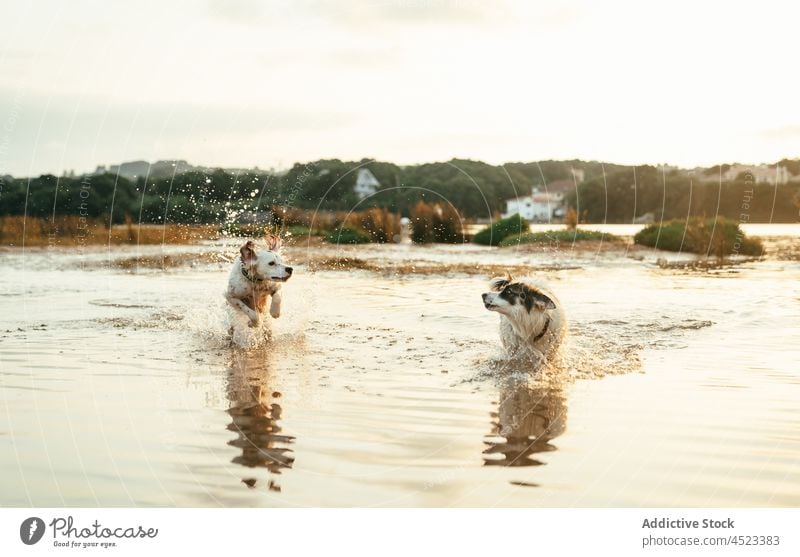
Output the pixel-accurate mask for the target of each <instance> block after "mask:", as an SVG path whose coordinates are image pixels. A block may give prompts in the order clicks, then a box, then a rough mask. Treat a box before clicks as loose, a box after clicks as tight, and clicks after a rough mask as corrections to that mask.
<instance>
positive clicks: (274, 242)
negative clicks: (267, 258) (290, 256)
mask: <svg viewBox="0 0 800 557" xmlns="http://www.w3.org/2000/svg"><path fill="white" fill-rule="evenodd" d="M282 245H283V241H281V239H280V238H279V237H278V236H276V235H275V234H270V235H269V238H267V247H268V248H269V251H279V250H280V249H281V246H282Z"/></svg>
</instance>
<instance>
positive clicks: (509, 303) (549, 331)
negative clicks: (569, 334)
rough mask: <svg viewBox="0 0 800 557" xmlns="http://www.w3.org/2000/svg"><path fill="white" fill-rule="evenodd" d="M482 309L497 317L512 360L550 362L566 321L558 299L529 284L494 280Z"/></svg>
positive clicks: (504, 345) (505, 279) (501, 279)
mask: <svg viewBox="0 0 800 557" xmlns="http://www.w3.org/2000/svg"><path fill="white" fill-rule="evenodd" d="M490 288H491V290H492V291H491V292H486V293H484V294H483V305H484V306H485V307H486V309H488V310H489V311H496V312H497V313H499V314H500V340H501V341H502V343H503V347H504V348H505V349H506V351H507V352H508V354H509V356H512V357H523V358H531V359H533V360H534V361H536V362H537V363H543V362H545V361H550V360H551V359H552V358H554V357H555V355H556V354H557V352H558V347H559V345H560V344H561V341H562V339H563V338H564V332H565V330H566V325H567V320H566V316H565V315H564V310H563V308H562V307H561V303H560V302H559V301H558V298H556V297H555V295H554V294H553V293H552V292H550V291H549V290H548V289H547V288H546V287H545V286H544V285H542V284H539V283H537V282H534V281H532V280H520V281H515V280H514V279H513V278H511V277H510V276H509V277H508V278H497V279H494V280H492V282H491V284H490Z"/></svg>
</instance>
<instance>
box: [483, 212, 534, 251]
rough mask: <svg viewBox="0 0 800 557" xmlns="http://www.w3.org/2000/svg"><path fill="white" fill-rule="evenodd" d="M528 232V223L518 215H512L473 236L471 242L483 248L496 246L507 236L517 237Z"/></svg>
mask: <svg viewBox="0 0 800 557" xmlns="http://www.w3.org/2000/svg"><path fill="white" fill-rule="evenodd" d="M528 230H529V228H528V221H526V220H525V219H523V218H522V217H521V216H519V215H513V216H511V217H508V218H507V219H501V220H499V221H497V222H496V223H494V224H493V225H491V226H488V227H486V228H484V229H483V230H481V231H480V232H478V233H477V234H475V236H474V237H473V238H472V241H473V242H475V243H476V244H483V245H484V246H496V245H498V244H499V243H500V242H502V241H503V240H504V239H506V238H508V237H509V236H515V235H519V234H522V233H524V232H527V231H528Z"/></svg>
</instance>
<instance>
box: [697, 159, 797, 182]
mask: <svg viewBox="0 0 800 557" xmlns="http://www.w3.org/2000/svg"><path fill="white" fill-rule="evenodd" d="M741 174H745V175H749V176H750V177H751V178H749V179H750V180H751V181H753V182H755V183H757V184H781V185H783V184H786V183H788V182H789V181H790V180H791V179H792V175H791V174H790V173H789V169H788V168H786V167H785V166H780V165H777V166H776V167H774V168H771V167H770V166H769V165H766V164H757V165H746V164H732V165H731V166H730V168H728V170H726V171H725V172H723V173H722V181H723V182H732V181H734V180H736V178H738V177H739V175H741ZM701 179H702V180H703V181H704V182H716V181H718V180H719V179H720V175H719V173H716V172H712V173H711V174H701ZM745 179H747V178H745Z"/></svg>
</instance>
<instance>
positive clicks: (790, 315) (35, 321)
mask: <svg viewBox="0 0 800 557" xmlns="http://www.w3.org/2000/svg"><path fill="white" fill-rule="evenodd" d="M798 232H799V229H798V226H796V225H795V226H789V227H788V228H787V227H784V228H782V229H781V230H780V231H779V232H776V233H774V234H764V235H765V236H770V237H771V240H769V241H768V242H767V246H768V248H769V247H770V246H773V245H778V244H780V245H782V246H784V247H786V246H787V245H788V246H795V247H796V245H797V242H798ZM236 248H237V246H236V245H235V244H233V243H230V242H217V243H208V244H207V245H201V246H189V247H187V246H168V247H165V248H162V247H160V246H154V247H144V246H143V247H140V248H136V247H131V248H111V249H108V248H106V247H102V246H101V247H98V248H86V249H84V250H83V251H75V250H59V249H56V250H50V251H47V250H27V251H25V252H22V251H20V250H13V251H4V252H0V294H1V296H0V314H2V316H3V322H2V326H1V327H0V350H2V352H0V354H1V358H2V359H1V360H0V404H1V405H2V410H0V472H2V474H1V476H0V477H2V479H0V485H2V489H0V505H4V506H29V505H35V506H47V507H50V506H62V505H68V506H89V507H91V506H173V505H178V506H316V505H326V506H327V505H332V506H354V505H358V506H567V507H573V506H592V507H594V506H798V505H800V411H799V410H800V404H799V402H800V365H798V363H800V287H799V286H798V285H800V262H799V261H798V260H797V258H796V257H787V256H785V253H786V252H785V251H784V252H782V253H784V255H782V256H780V257H778V256H768V257H767V258H766V259H764V260H762V261H757V262H748V263H744V264H741V265H738V266H733V267H725V268H723V269H719V270H716V271H712V272H699V271H686V270H670V269H663V268H660V267H659V266H657V265H655V264H654V262H655V260H656V259H657V258H658V257H663V256H664V254H661V253H659V252H654V251H642V252H637V253H636V254H632V253H630V252H629V251H628V250H627V249H625V248H623V249H618V250H611V251H594V250H585V251H581V250H577V249H565V250H562V251H552V250H551V251H546V252H541V251H523V250H518V249H512V248H509V249H504V250H498V249H495V248H485V247H480V246H472V245H468V246H432V247H420V246H411V245H399V246H394V245H393V246H378V245H370V246H363V247H361V246H359V247H348V248H338V247H336V246H317V247H304V246H303V245H302V244H299V245H298V246H296V247H293V248H288V249H287V250H286V253H285V256H286V259H287V260H288V261H290V262H292V263H295V268H296V271H295V277H294V278H293V279H292V280H291V281H289V282H288V283H287V284H286V285H285V286H284V289H283V291H284V315H283V316H282V317H281V318H280V319H279V320H277V321H275V322H274V324H273V334H272V339H271V340H270V341H263V342H261V341H262V337H258V336H253V337H252V338H250V339H249V340H251V341H253V344H254V345H257V344H259V342H260V345H259V346H256V347H254V348H251V349H249V350H242V349H238V348H232V347H230V345H229V341H228V338H227V329H228V325H229V318H228V316H227V310H226V307H225V305H224V303H223V299H222V292H223V290H224V288H225V284H226V280H227V274H228V265H229V264H228V263H226V262H225V261H223V260H221V258H218V257H217V254H222V255H223V256H231V257H232V256H234V255H235V254H236ZM163 253H169V254H170V255H172V256H174V259H173V261H179V262H180V264H177V265H175V266H169V267H167V268H161V267H160V266H158V265H155V266H152V265H149V264H147V263H146V261H148V259H147V257H156V256H160V255H161V254H163ZM790 253H795V254H796V253H797V252H796V251H794V252H791V250H790ZM142 255H143V256H147V257H146V258H145V259H144V260H143V263H142V265H141V266H139V267H137V266H135V265H134V266H131V265H130V264H125V265H122V266H120V262H121V261H125V260H128V261H129V260H130V258H131V257H135V256H142ZM632 255H635V257H633V256H632ZM353 258H358V259H359V260H361V261H366V262H370V263H371V264H372V266H371V267H370V270H363V269H353V268H350V267H352V265H350V264H349V263H348V262H349V261H351V260H352V259H353ZM312 261H314V262H317V263H319V262H320V261H325V262H326V265H325V266H321V265H316V266H314V267H312V266H311V262H312ZM401 264H402V270H400V269H401V267H400V265H401ZM503 266H517V267H519V266H522V267H526V268H529V269H530V274H531V275H535V276H538V277H540V278H543V279H545V280H547V281H549V282H550V284H551V286H552V288H553V289H554V290H555V291H556V293H557V294H558V296H559V297H560V298H561V301H562V302H563V303H564V305H565V307H566V311H567V315H568V316H569V320H570V336H569V339H568V340H567V342H566V344H565V347H564V352H565V365H564V368H563V369H562V370H561V371H560V373H559V374H557V376H552V377H549V378H547V379H544V378H541V377H539V376H536V375H531V374H530V372H529V371H528V370H523V369H513V368H512V367H511V366H509V365H508V363H507V362H504V361H503V359H502V357H501V353H500V351H499V338H498V333H497V326H498V321H497V319H498V317H497V315H496V314H493V313H489V312H487V311H486V310H485V309H484V308H483V306H482V304H481V299H480V294H481V293H482V292H484V291H485V289H486V282H487V278H488V277H489V276H490V275H491V274H492V273H493V272H494V271H496V270H498V269H500V268H502V267H503ZM312 268H315V269H317V270H312Z"/></svg>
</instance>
